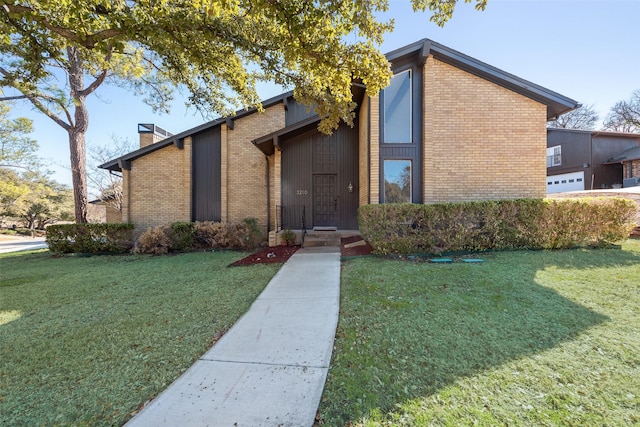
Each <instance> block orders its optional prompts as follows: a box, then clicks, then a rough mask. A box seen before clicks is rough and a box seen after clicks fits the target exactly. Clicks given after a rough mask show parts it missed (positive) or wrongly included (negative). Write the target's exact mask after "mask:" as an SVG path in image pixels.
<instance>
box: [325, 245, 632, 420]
mask: <svg viewBox="0 0 640 427" xmlns="http://www.w3.org/2000/svg"><path fill="white" fill-rule="evenodd" d="M484 259H485V260H486V262H485V263H483V264H464V263H454V264H449V265H436V264H428V263H422V262H404V261H394V260H387V259H380V258H361V259H351V260H348V261H347V262H346V263H345V264H344V266H343V273H342V297H341V312H340V321H339V325H338V332H337V336H336V343H335V350H334V354H333V359H332V362H331V368H330V371H329V375H328V380H327V384H326V387H325V392H324V394H323V398H322V403H321V407H320V415H321V417H322V423H323V424H324V425H329V426H346V425H349V426H383V425H384V426H386V425H393V426H396V425H406V426H426V425H429V426H430V425H441V426H458V425H482V426H495V425H509V426H529V425H545V426H549V425H551V426H565V425H568V426H570V425H574V426H606V425H609V426H614V425H615V426H625V425H640V309H639V307H640V241H637V240H635V241H634V240H629V241H628V242H626V243H625V244H624V245H623V246H622V248H619V249H601V250H585V249H583V250H568V251H535V252H527V251H522V252H497V253H491V254H484Z"/></svg>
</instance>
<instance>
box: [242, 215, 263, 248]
mask: <svg viewBox="0 0 640 427" xmlns="http://www.w3.org/2000/svg"><path fill="white" fill-rule="evenodd" d="M242 223H243V224H244V225H245V226H246V227H247V234H246V236H245V238H244V248H245V249H254V248H257V247H258V246H260V244H261V243H262V242H263V240H264V235H263V234H262V230H261V229H260V224H259V223H258V219H257V218H245V219H243V220H242Z"/></svg>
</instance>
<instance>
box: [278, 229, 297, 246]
mask: <svg viewBox="0 0 640 427" xmlns="http://www.w3.org/2000/svg"><path fill="white" fill-rule="evenodd" d="M280 238H281V239H282V241H283V242H284V243H285V245H287V246H292V245H294V244H295V243H296V233H294V232H293V231H291V230H282V233H281V234H280Z"/></svg>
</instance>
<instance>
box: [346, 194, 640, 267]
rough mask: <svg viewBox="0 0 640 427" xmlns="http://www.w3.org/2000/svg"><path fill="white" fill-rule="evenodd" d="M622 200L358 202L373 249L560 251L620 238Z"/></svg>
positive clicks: (625, 212)
mask: <svg viewBox="0 0 640 427" xmlns="http://www.w3.org/2000/svg"><path fill="white" fill-rule="evenodd" d="M635 209H636V206H635V203H634V202H633V201H630V200H626V199H615V198H599V199H562V200H550V199H544V200H543V199H523V200H500V201H482V202H468V203H447V204H434V205H418V204H409V203H406V204H383V205H367V206H362V207H361V208H360V210H359V213H358V221H359V225H360V232H361V233H362V236H363V237H364V238H365V239H366V240H368V241H369V242H370V243H371V245H372V247H373V250H374V252H375V253H379V254H387V253H417V252H424V253H442V252H448V251H477V250H487V249H525V248H527V249H559V248H570V247H575V246H581V245H602V244H605V243H611V242H616V241H620V240H622V239H625V238H627V237H628V236H629V232H630V231H631V229H632V228H633V226H634V224H633V217H634V215H635Z"/></svg>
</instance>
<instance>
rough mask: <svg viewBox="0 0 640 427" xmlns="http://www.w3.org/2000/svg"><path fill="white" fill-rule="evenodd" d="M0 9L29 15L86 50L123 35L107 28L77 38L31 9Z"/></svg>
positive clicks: (73, 33) (76, 35) (10, 7)
mask: <svg viewBox="0 0 640 427" xmlns="http://www.w3.org/2000/svg"><path fill="white" fill-rule="evenodd" d="M2 7H3V8H4V10H5V11H8V12H9V13H17V14H22V15H29V17H30V18H31V19H33V20H34V21H38V22H40V23H41V24H42V26H44V27H45V28H46V29H48V30H50V31H52V32H54V33H56V34H58V35H59V36H62V37H63V38H65V39H67V40H70V41H72V42H74V43H77V44H79V45H80V46H83V47H86V48H87V49H92V48H94V47H95V46H96V44H98V43H99V42H101V41H104V40H108V39H110V38H113V37H116V36H119V35H122V34H124V32H123V31H122V30H119V29H116V28H107V29H106V30H101V31H98V32H97V33H94V34H86V35H85V37H79V36H78V34H77V33H75V32H73V31H70V30H68V29H66V28H62V27H60V26H58V25H54V24H52V23H51V22H49V20H47V19H45V18H43V17H41V16H39V15H38V14H37V12H36V11H35V10H34V9H33V8H31V7H27V6H20V5H10V4H6V3H5V4H3V5H2Z"/></svg>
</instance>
